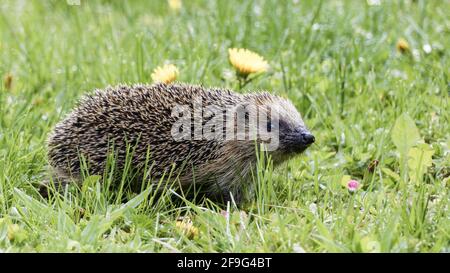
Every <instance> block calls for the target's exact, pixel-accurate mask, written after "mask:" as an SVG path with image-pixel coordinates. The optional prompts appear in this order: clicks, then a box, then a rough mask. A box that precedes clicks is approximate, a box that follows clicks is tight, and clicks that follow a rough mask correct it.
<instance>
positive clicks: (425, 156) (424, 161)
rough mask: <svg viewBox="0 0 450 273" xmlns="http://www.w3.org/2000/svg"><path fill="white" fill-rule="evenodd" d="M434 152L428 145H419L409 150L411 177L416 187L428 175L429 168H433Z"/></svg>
mask: <svg viewBox="0 0 450 273" xmlns="http://www.w3.org/2000/svg"><path fill="white" fill-rule="evenodd" d="M433 154H434V150H433V148H432V147H430V145H428V144H425V143H423V144H419V145H417V147H413V148H411V149H409V152H408V169H409V177H410V179H411V181H412V182H413V183H415V184H416V185H417V184H418V183H419V181H420V180H421V179H422V176H423V175H424V174H425V173H426V171H427V168H428V167H430V166H431V164H432V163H433V162H432V156H433Z"/></svg>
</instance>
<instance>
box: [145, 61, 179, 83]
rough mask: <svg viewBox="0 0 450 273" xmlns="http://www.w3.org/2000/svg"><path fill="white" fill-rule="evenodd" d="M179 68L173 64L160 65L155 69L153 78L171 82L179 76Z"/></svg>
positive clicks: (158, 80) (157, 80) (155, 80)
mask: <svg viewBox="0 0 450 273" xmlns="http://www.w3.org/2000/svg"><path fill="white" fill-rule="evenodd" d="M178 73H179V72H178V68H177V67H176V66H175V65H173V64H166V65H164V66H158V67H157V68H155V70H153V73H152V80H153V81H154V82H163V83H171V82H173V81H174V80H175V79H176V78H177V76H178Z"/></svg>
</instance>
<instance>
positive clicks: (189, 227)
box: [175, 218, 199, 239]
mask: <svg viewBox="0 0 450 273" xmlns="http://www.w3.org/2000/svg"><path fill="white" fill-rule="evenodd" d="M175 226H176V227H177V229H178V230H180V231H181V232H182V233H183V234H185V235H186V236H187V237H188V238H189V239H193V238H194V237H197V236H198V233H199V231H198V228H196V227H195V226H194V224H193V223H192V221H191V220H190V219H189V218H187V219H186V218H185V219H181V220H177V222H176V223H175Z"/></svg>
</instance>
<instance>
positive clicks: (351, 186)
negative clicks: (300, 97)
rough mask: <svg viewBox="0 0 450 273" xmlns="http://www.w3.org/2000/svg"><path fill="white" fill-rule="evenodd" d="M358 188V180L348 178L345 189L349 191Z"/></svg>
mask: <svg viewBox="0 0 450 273" xmlns="http://www.w3.org/2000/svg"><path fill="white" fill-rule="evenodd" d="M358 188H359V182H358V181H356V180H349V181H348V182H347V189H348V190H349V191H356V190H357V189H358Z"/></svg>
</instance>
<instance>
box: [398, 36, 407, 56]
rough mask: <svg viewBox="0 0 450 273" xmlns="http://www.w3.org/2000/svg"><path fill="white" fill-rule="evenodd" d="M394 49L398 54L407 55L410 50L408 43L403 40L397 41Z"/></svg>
mask: <svg viewBox="0 0 450 273" xmlns="http://www.w3.org/2000/svg"><path fill="white" fill-rule="evenodd" d="M396 48H397V51H398V52H400V53H407V52H409V50H410V48H409V43H408V41H406V40H405V39H403V38H400V39H398V41H397V45H396Z"/></svg>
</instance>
